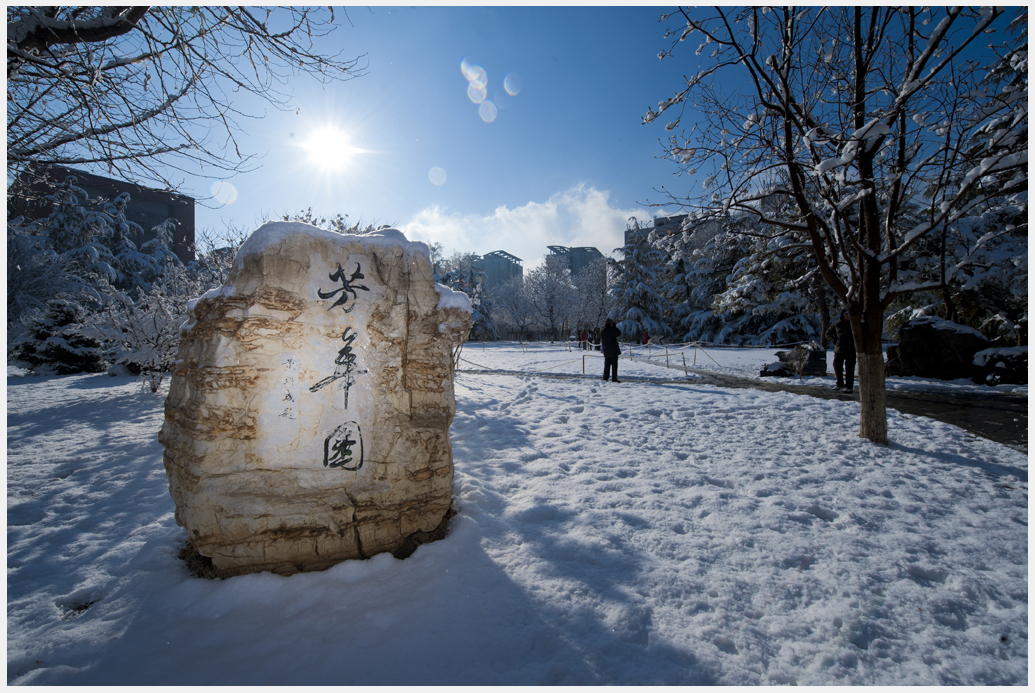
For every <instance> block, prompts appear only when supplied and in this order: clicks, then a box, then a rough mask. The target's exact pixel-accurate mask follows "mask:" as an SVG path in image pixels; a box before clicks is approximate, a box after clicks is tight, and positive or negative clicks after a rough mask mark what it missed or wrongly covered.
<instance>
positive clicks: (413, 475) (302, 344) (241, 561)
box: [159, 222, 471, 576]
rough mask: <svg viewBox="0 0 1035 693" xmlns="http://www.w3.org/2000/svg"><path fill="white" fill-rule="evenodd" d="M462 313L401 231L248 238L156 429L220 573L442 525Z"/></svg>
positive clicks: (209, 299)
mask: <svg viewBox="0 0 1035 693" xmlns="http://www.w3.org/2000/svg"><path fill="white" fill-rule="evenodd" d="M470 311H471V308H470V302H469V300H468V298H467V296H466V295H465V294H462V293H456V292H453V291H451V290H450V289H448V288H446V287H444V286H441V285H437V284H436V283H435V282H434V280H433V279H432V270H431V265H430V262H429V257H428V250H427V246H425V245H424V244H422V243H412V242H409V241H407V240H406V238H405V237H404V236H403V234H402V233H401V232H399V231H396V230H394V229H386V230H382V231H379V232H377V233H376V234H373V235H364V236H342V235H339V234H335V233H332V232H329V231H324V230H321V229H317V228H314V227H312V226H308V225H306V224H300V223H289V222H278V223H269V224H265V225H264V226H262V227H261V228H260V229H258V230H257V231H255V233H253V234H252V236H251V237H250V238H249V239H248V240H247V241H246V242H245V243H244V245H243V246H242V247H241V249H240V251H239V252H238V254H237V258H236V260H235V262H234V267H233V270H232V272H231V274H230V277H229V279H228V280H227V283H226V284H225V285H224V286H223V287H222V288H221V289H218V290H214V291H210V292H209V293H207V294H205V295H204V296H202V297H201V298H200V299H199V300H198V301H197V303H196V304H195V305H194V306H193V311H192V318H191V319H192V320H193V322H192V323H190V324H188V325H185V326H184V327H183V336H182V342H181V344H180V348H179V352H178V354H177V359H178V360H177V363H176V365H175V366H174V368H173V371H172V383H171V386H170V389H169V396H168V398H167V400H166V403H165V423H164V425H163V426H162V431H161V434H160V435H159V440H160V441H161V443H162V445H163V446H164V448H165V457H164V459H165V468H166V473H167V474H168V477H169V489H170V492H171V493H172V497H173V500H174V501H175V503H176V520H177V522H178V523H179V524H180V525H182V526H183V527H185V528H186V529H187V531H188V535H189V537H190V541H191V543H192V544H193V545H194V547H195V548H196V549H197V551H198V552H199V553H200V554H202V555H203V556H208V557H210V558H211V559H212V563H213V566H214V568H215V569H216V572H217V573H218V574H220V575H222V576H230V575H236V574H240V573H249V572H256V571H261V570H269V571H273V572H276V573H281V574H287V573H294V572H298V571H307V570H320V569H323V568H327V567H329V566H331V565H333V564H335V563H337V562H339V561H342V560H344V559H348V558H362V557H367V556H371V555H374V554H377V553H382V552H387V551H391V552H395V551H397V550H399V549H400V548H402V547H403V546H404V544H406V543H407V541H406V540H407V538H408V537H418V538H419V537H425V536H427V535H428V533H430V532H434V531H435V530H436V529H438V528H439V527H440V525H441V524H442V523H443V521H444V517H445V515H446V513H447V511H448V510H449V507H450V504H451V501H452V480H453V461H452V450H451V447H450V443H449V425H450V423H451V422H452V419H453V414H454V413H455V410H456V404H455V400H454V396H453V357H452V354H453V350H454V349H455V348H456V347H457V346H458V345H459V344H461V343H462V342H463V341H464V339H466V337H467V333H468V330H469V329H470V324H471V320H470ZM409 543H411V544H412V540H411V542H409Z"/></svg>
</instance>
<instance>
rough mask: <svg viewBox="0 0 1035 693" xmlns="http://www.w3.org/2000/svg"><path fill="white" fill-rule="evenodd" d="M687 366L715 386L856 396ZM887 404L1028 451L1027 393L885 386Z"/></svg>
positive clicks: (856, 396) (856, 397)
mask: <svg viewBox="0 0 1035 693" xmlns="http://www.w3.org/2000/svg"><path fill="white" fill-rule="evenodd" d="M680 370H682V369H680ZM688 370H689V371H690V372H691V373H695V374H697V375H699V376H701V377H702V378H704V382H706V383H709V384H712V385H716V386H718V387H732V388H750V389H755V390H766V391H768V392H793V393H795V394H799V395H809V396H810V397H819V398H822V399H840V400H855V401H858V400H859V391H858V390H856V391H855V393H853V394H852V395H845V394H841V393H838V392H834V389H833V387H816V386H812V385H790V384H786V385H785V384H782V383H776V382H771V381H768V380H755V379H753V378H738V377H736V376H730V375H721V374H718V373H712V372H709V371H704V370H698V369H695V368H690V369H688ZM831 380H833V379H831ZM697 382H702V381H700V380H698V381H697ZM832 384H833V383H831V385H832ZM989 389H991V388H989ZM888 407H889V408H891V409H896V410H898V411H900V412H902V413H903V414H912V415H914V416H926V417H928V418H931V419H936V420H938V421H944V422H945V423H948V424H952V425H954V426H959V427H960V428H962V429H963V430H965V431H970V432H971V433H973V434H974V435H977V436H981V437H982V438H988V439H989V440H994V441H996V442H997V443H1003V444H1004V445H1009V446H1010V447H1012V448H1014V449H1016V450H1022V451H1024V452H1027V451H1028V396H1027V395H1015V394H1010V393H996V392H988V393H984V392H981V393H978V392H945V391H938V392H934V391H923V390H909V391H901V390H898V391H896V390H889V391H888Z"/></svg>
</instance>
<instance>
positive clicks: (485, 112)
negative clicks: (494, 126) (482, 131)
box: [478, 101, 498, 123]
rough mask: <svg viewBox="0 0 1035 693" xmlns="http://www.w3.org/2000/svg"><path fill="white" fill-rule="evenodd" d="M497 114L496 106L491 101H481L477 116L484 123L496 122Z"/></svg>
mask: <svg viewBox="0 0 1035 693" xmlns="http://www.w3.org/2000/svg"><path fill="white" fill-rule="evenodd" d="M497 113H498V111H497V110H496V104H494V103H493V102H492V101H482V105H481V106H479V107H478V115H479V116H480V117H481V119H482V120H484V121H485V122H486V123H491V122H492V121H494V120H496V114H497Z"/></svg>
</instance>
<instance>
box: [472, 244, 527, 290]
mask: <svg viewBox="0 0 1035 693" xmlns="http://www.w3.org/2000/svg"><path fill="white" fill-rule="evenodd" d="M520 262H521V258H519V257H516V256H514V255H511V254H510V253H508V252H505V251H503V250H494V251H492V252H491V253H486V254H485V255H483V256H482V257H481V258H479V259H478V260H476V261H475V263H474V264H475V267H478V268H479V269H480V270H481V271H482V272H484V273H485V283H484V285H483V286H484V288H485V290H486V291H492V290H493V289H495V288H496V287H497V286H499V285H500V284H506V283H507V282H509V281H510V280H511V279H513V278H514V277H520V276H521V275H522V274H523V273H524V270H523V269H522V267H521V265H520V264H519V263H520Z"/></svg>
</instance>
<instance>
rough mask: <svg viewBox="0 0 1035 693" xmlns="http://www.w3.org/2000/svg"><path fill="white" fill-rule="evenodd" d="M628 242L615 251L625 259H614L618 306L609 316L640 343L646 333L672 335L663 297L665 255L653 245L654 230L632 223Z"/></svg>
mask: <svg viewBox="0 0 1035 693" xmlns="http://www.w3.org/2000/svg"><path fill="white" fill-rule="evenodd" d="M628 230H629V231H630V232H631V233H629V234H627V243H626V245H624V246H622V247H621V248H616V249H615V251H616V252H618V253H620V254H621V255H622V259H621V260H617V261H616V260H611V261H610V263H609V266H610V267H611V270H612V272H613V274H614V282H613V283H612V286H611V289H610V291H611V296H612V298H613V299H614V306H613V307H612V308H611V312H610V314H609V315H608V317H610V318H611V319H613V320H614V321H615V324H616V326H617V327H618V329H619V330H621V332H622V336H623V337H625V338H626V339H632V340H639V338H640V336H641V335H642V334H643V331H644V330H647V331H648V332H649V333H650V335H651V338H653V339H660V338H662V337H665V336H668V335H670V334H672V328H671V327H669V326H668V323H666V322H664V318H663V316H664V314H665V312H666V311H667V310H668V301H667V300H665V297H664V296H663V295H662V294H661V286H662V283H663V282H662V280H661V276H660V274H661V269H662V264H663V262H664V256H663V255H662V253H661V252H660V251H659V250H658V249H657V248H656V247H655V246H654V245H653V243H652V239H651V238H650V237H649V236H650V234H651V233H653V232H651V231H649V230H648V229H641V228H640V224H639V222H638V221H637V220H636V219H635V218H633V219H630V220H629V229H628Z"/></svg>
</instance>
